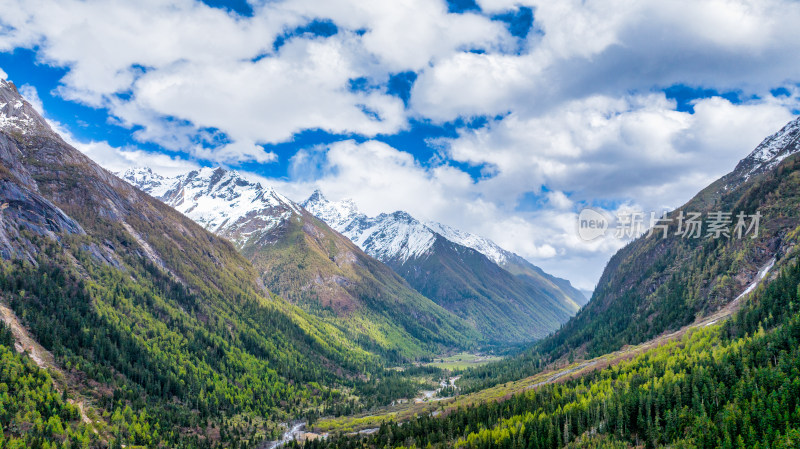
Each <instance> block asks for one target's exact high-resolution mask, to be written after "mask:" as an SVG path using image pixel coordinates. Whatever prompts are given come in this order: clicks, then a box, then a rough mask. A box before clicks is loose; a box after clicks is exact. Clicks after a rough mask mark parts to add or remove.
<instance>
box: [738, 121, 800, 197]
mask: <svg viewBox="0 0 800 449" xmlns="http://www.w3.org/2000/svg"><path fill="white" fill-rule="evenodd" d="M798 151H800V117H798V118H796V119H794V120H792V121H791V122H789V123H787V124H786V125H785V126H784V127H783V128H781V130H780V131H778V132H776V133H775V134H773V135H771V136H769V137H767V138H766V139H764V140H763V141H762V142H761V143H760V144H759V145H758V146H757V147H756V149H755V150H753V152H751V153H750V154H749V155H748V156H747V157H745V158H744V159H742V160H741V161H740V162H739V164H737V166H736V168H735V169H734V171H733V172H732V173H730V174H729V175H727V177H734V178H736V179H735V181H734V184H736V185H738V184H739V183H741V182H743V181H746V180H747V179H748V178H750V177H751V176H753V175H757V174H759V173H763V172H765V171H768V170H770V169H772V168H773V167H775V166H777V165H778V164H780V163H781V161H783V160H784V159H786V158H787V157H789V156H791V155H792V154H795V153H797V152H798ZM729 187H732V186H729Z"/></svg>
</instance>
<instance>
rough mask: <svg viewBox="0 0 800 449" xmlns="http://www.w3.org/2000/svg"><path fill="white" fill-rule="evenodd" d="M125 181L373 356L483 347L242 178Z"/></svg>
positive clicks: (386, 272) (341, 240)
mask: <svg viewBox="0 0 800 449" xmlns="http://www.w3.org/2000/svg"><path fill="white" fill-rule="evenodd" d="M123 178H124V179H125V180H127V181H128V182H130V183H132V184H134V185H136V186H139V187H140V188H141V189H142V190H144V191H146V192H147V193H150V194H151V195H153V196H155V197H157V198H159V199H161V200H162V201H163V202H165V203H166V204H168V205H170V206H172V207H174V208H175V209H177V210H178V211H180V212H182V213H183V214H185V215H187V216H188V217H189V218H191V219H193V220H194V221H196V222H197V223H199V224H200V225H202V226H203V227H205V228H206V229H208V230H210V231H212V232H214V233H216V234H217V235H220V236H223V237H225V238H227V239H229V240H231V241H232V242H234V243H235V244H236V246H237V247H238V248H239V249H240V251H241V252H242V254H244V255H245V257H247V258H248V259H249V260H250V261H251V262H252V263H253V265H254V266H255V267H256V268H257V269H258V270H259V273H260V275H261V280H262V281H263V282H264V284H265V285H266V286H267V287H268V288H269V289H271V290H272V291H275V292H276V293H278V294H280V295H281V296H283V297H284V298H287V299H289V300H290V301H292V302H294V303H295V304H298V305H300V306H301V307H303V308H304V309H305V310H307V311H309V312H311V313H312V314H314V315H315V316H317V317H319V318H321V319H323V320H324V321H325V322H327V323H329V324H331V325H333V326H336V327H337V328H339V329H341V330H342V331H343V332H345V333H346V334H347V335H348V336H349V338H351V339H352V341H355V342H358V343H359V344H360V345H361V346H363V347H364V348H366V349H368V350H370V351H374V352H378V353H380V354H382V355H383V356H385V357H387V358H389V359H390V360H391V359H396V358H397V357H401V356H402V357H418V356H420V355H423V354H431V353H434V352H437V351H441V350H444V349H447V348H466V347H470V346H473V345H476V344H478V343H479V342H481V340H482V339H481V336H480V335H479V334H478V332H476V331H475V330H474V329H473V328H472V327H471V326H469V325H468V324H467V323H466V322H465V321H463V320H461V319H460V318H458V317H456V316H455V315H453V314H452V313H450V312H448V311H447V310H445V309H443V308H442V307H440V306H438V305H437V304H435V303H434V302H432V301H431V300H430V299H428V298H426V297H425V296H423V295H421V294H420V293H418V292H417V291H415V290H414V289H413V288H411V287H410V286H409V285H408V283H406V282H405V281H404V280H403V279H402V278H401V277H400V276H398V275H397V274H396V273H394V272H393V271H392V270H391V269H389V268H388V267H386V266H385V265H384V264H382V263H380V262H378V261H377V260H375V259H373V258H372V257H370V256H368V255H367V254H365V253H364V252H363V251H362V250H361V249H359V248H358V247H357V246H356V245H354V244H353V243H352V242H350V241H349V240H348V239H346V238H345V237H343V236H342V235H340V234H339V233H337V232H335V231H333V230H332V229H331V228H329V227H328V226H327V225H326V224H325V223H324V222H322V221H320V220H318V219H317V218H316V217H314V216H313V215H311V214H310V213H308V212H307V211H306V210H305V209H304V208H303V207H301V206H299V205H297V204H295V203H294V202H292V201H291V200H290V199H288V198H286V197H285V196H283V195H281V194H279V193H277V192H275V190H273V189H272V188H270V187H263V186H262V185H261V184H259V183H255V182H251V181H248V180H246V179H244V178H243V177H241V176H240V175H239V174H238V173H237V172H235V171H229V170H225V169H222V168H216V169H211V168H203V169H200V170H196V171H191V172H189V173H186V174H184V175H180V176H177V177H174V178H164V177H161V176H159V175H157V174H155V173H153V172H152V171H151V170H150V169H147V168H144V169H131V170H128V171H127V172H125V173H124V174H123Z"/></svg>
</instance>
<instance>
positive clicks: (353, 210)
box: [301, 189, 361, 240]
mask: <svg viewBox="0 0 800 449" xmlns="http://www.w3.org/2000/svg"><path fill="white" fill-rule="evenodd" d="M301 205H302V206H303V207H304V208H305V209H306V210H307V211H309V212H311V213H312V214H313V215H315V216H316V217H317V218H319V219H320V220H322V221H324V222H325V223H327V224H328V226H330V227H332V228H333V229H336V230H337V231H339V232H342V231H341V230H340V228H344V226H345V225H347V224H348V223H350V222H351V221H353V220H354V219H356V218H358V217H360V216H361V214H360V213H359V212H358V207H356V203H355V202H353V200H350V199H346V200H342V201H336V202H334V201H329V200H328V199H327V198H325V195H323V194H322V192H321V191H320V190H319V189H317V190H315V191H314V193H312V194H311V196H310V197H308V199H307V200H305V201H303V202H302V203H301ZM351 240H352V239H351Z"/></svg>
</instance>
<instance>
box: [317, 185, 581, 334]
mask: <svg viewBox="0 0 800 449" xmlns="http://www.w3.org/2000/svg"><path fill="white" fill-rule="evenodd" d="M301 205H302V206H303V207H305V208H306V209H308V210H309V211H310V212H311V213H313V214H315V215H316V216H317V217H319V218H320V219H321V220H323V221H325V222H326V223H328V224H329V225H330V226H331V227H333V228H334V229H336V230H338V231H339V232H341V233H342V234H343V235H345V236H346V237H348V238H349V239H350V240H352V241H353V242H354V243H356V244H357V245H358V246H360V247H361V248H362V249H363V250H364V251H365V252H367V253H368V254H370V255H372V256H373V257H375V258H377V259H378V260H381V261H382V262H384V263H386V264H387V265H389V266H390V267H392V268H393V269H394V270H395V271H397V272H398V273H400V275H401V276H403V277H404V278H405V279H406V280H407V281H408V282H409V283H410V284H411V285H412V286H413V287H414V288H416V289H417V290H418V291H420V292H421V293H422V294H424V295H425V296H428V297H429V298H431V299H433V300H434V301H436V302H437V303H438V304H440V305H442V306H443V307H445V308H446V309H448V310H451V311H453V312H454V313H456V314H457V315H459V316H461V317H462V318H464V319H467V320H469V321H471V322H473V323H475V325H476V326H478V328H479V329H482V331H483V332H484V333H485V334H487V335H490V336H491V338H493V339H495V340H499V341H503V340H505V341H507V342H514V343H518V342H524V341H531V340H533V339H536V338H541V337H543V336H545V335H546V334H548V333H549V332H551V331H553V330H555V329H557V328H558V326H559V325H560V324H562V323H563V322H565V321H566V320H567V319H568V317H569V316H571V315H572V314H574V313H575V312H576V311H577V310H578V309H579V308H580V307H581V305H582V304H585V297H584V296H583V294H581V293H580V292H579V291H578V290H577V289H574V288H573V287H572V286H571V285H570V284H569V282H568V281H566V280H563V279H559V278H555V277H553V276H551V275H548V274H546V273H544V272H543V271H542V270H541V269H539V268H538V267H535V266H534V265H533V264H531V263H530V262H527V261H526V260H525V259H523V258H522V257H520V256H517V255H516V254H513V253H511V252H509V251H506V250H504V249H502V248H500V247H499V246H498V245H496V244H495V243H494V242H492V241H491V240H488V239H486V238H483V237H479V236H476V235H473V234H469V233H466V232H463V231H458V230H456V229H454V228H452V227H449V226H446V225H443V224H439V223H433V222H432V223H430V224H426V223H423V222H421V221H419V220H417V219H415V218H414V217H412V216H411V215H410V214H408V213H407V212H405V211H396V212H393V213H382V214H379V215H377V216H376V217H368V216H366V215H365V214H363V213H361V212H359V211H358V208H357V207H356V205H355V203H353V202H352V201H351V200H344V201H341V202H331V201H328V200H327V198H325V196H324V194H323V193H322V192H321V191H319V190H317V191H315V192H314V193H313V194H312V195H311V196H310V197H309V198H308V199H307V200H305V201H303V202H302V203H301ZM434 228H435V229H438V230H439V232H437V231H436V230H434Z"/></svg>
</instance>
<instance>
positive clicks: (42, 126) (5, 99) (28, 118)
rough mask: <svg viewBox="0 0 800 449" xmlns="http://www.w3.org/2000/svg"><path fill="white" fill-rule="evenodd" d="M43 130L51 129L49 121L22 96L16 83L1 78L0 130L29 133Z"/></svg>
mask: <svg viewBox="0 0 800 449" xmlns="http://www.w3.org/2000/svg"><path fill="white" fill-rule="evenodd" d="M42 130H45V131H50V127H49V126H48V125H47V122H45V120H44V119H43V118H42V117H41V116H40V115H39V113H37V112H36V110H35V109H33V106H31V105H30V104H29V103H28V102H26V101H25V100H24V99H23V98H22V96H21V95H20V94H19V91H18V90H17V87H16V86H15V85H14V83H12V82H11V81H8V80H3V79H0V131H16V132H21V133H22V134H28V133H30V132H38V131H42Z"/></svg>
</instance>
